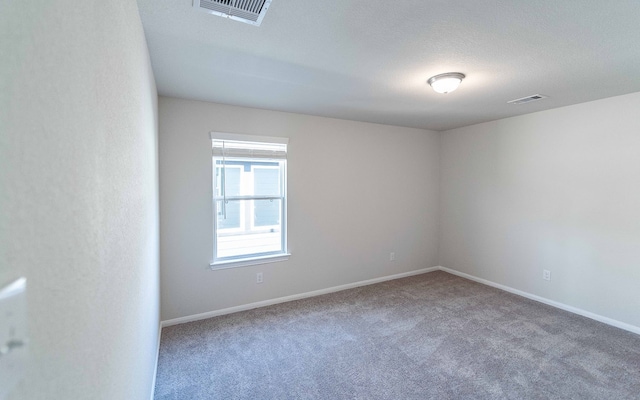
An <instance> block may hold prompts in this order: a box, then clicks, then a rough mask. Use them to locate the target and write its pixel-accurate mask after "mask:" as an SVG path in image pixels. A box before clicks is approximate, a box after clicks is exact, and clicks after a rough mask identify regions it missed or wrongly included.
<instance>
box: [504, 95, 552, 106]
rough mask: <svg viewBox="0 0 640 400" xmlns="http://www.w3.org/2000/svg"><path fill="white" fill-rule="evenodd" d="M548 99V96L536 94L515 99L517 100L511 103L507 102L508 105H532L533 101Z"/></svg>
mask: <svg viewBox="0 0 640 400" xmlns="http://www.w3.org/2000/svg"><path fill="white" fill-rule="evenodd" d="M547 97H548V96H545V95H543V94H534V95H531V96H527V97H521V98H519V99H515V100H510V101H507V103H509V104H524V103H531V102H532V101H538V100H542V99H546V98H547Z"/></svg>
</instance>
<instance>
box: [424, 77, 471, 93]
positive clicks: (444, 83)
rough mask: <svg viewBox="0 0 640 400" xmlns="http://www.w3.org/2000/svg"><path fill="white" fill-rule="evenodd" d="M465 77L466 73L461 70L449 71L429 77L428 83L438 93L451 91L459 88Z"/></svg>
mask: <svg viewBox="0 0 640 400" xmlns="http://www.w3.org/2000/svg"><path fill="white" fill-rule="evenodd" d="M463 79H464V74H461V73H460V72H447V73H446V74H440V75H436V76H432V77H431V78H429V80H428V81H427V83H428V84H429V85H431V87H432V88H433V90H435V91H436V92H438V93H451V92H453V91H454V90H456V89H457V88H458V86H459V85H460V82H462V80H463Z"/></svg>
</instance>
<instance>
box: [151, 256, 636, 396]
mask: <svg viewBox="0 0 640 400" xmlns="http://www.w3.org/2000/svg"><path fill="white" fill-rule="evenodd" d="M433 271H444V272H448V273H450V274H453V275H457V276H459V277H462V278H466V279H469V280H472V281H474V282H478V283H481V284H483V285H487V286H491V287H494V288H497V289H500V290H504V291H505V292H509V293H513V294H516V295H518V296H522V297H526V298H527V299H531V300H535V301H538V302H540V303H544V304H547V305H550V306H552V307H556V308H559V309H561V310H564V311H568V312H570V313H574V314H577V315H581V316H583V317H587V318H590V319H593V320H595V321H598V322H602V323H604V324H607V325H611V326H614V327H616V328H620V329H624V330H625V331H629V332H633V333H635V334H638V335H640V327H637V326H635V325H631V324H627V323H625V322H621V321H618V320H615V319H612V318H609V317H604V316H602V315H598V314H594V313H592V312H590V311H586V310H582V309H580V308H577V307H573V306H570V305H567V304H564V303H560V302H557V301H554V300H549V299H547V298H544V297H540V296H537V295H535V294H531V293H527V292H523V291H522V290H518V289H514V288H512V287H509V286H505V285H501V284H499V283H495V282H492V281H489V280H486V279H482V278H478V277H476V276H473V275H469V274H466V273H464V272H460V271H456V270H454V269H451V268H446V267H441V266H437V267H431V268H423V269H419V270H415V271H410V272H403V273H401V274H395V275H388V276H383V277H380V278H374V279H368V280H365V281H360V282H354V283H348V284H346V285H340V286H333V287H330V288H326V289H320V290H314V291H311V292H306V293H299V294H294V295H291V296H285V297H279V298H276V299H270V300H264V301H258V302H255V303H249V304H243V305H240V306H235V307H229V308H223V309H221V310H215V311H209V312H205V313H201V314H195V315H188V316H186V317H180V318H174V319H169V320H166V321H162V323H161V327H165V326H171V325H178V324H184V323H186V322H192V321H199V320H201V319H207V318H212V317H217V316H220V315H226V314H232V313H236V312H239V311H246V310H251V309H254V308H260V307H266V306H271V305H274V304H279V303H286V302H288V301H294V300H300V299H306V298H308V297H314V296H320V295H323V294H328V293H334V292H339V291H342V290H347V289H352V288H356V287H360V286H366V285H373V284H375V283H380V282H384V281H390V280H393V279H399V278H405V277H407V276H413V275H420V274H426V273H428V272H433ZM159 339H160V338H159V337H158V345H159V344H160V341H159ZM156 368H157V363H156ZM154 379H155V378H154ZM154 386H155V383H154Z"/></svg>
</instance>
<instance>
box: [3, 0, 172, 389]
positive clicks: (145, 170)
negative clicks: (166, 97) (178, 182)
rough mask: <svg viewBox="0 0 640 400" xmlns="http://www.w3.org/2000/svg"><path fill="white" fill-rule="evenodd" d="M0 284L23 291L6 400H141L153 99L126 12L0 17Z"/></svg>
mask: <svg viewBox="0 0 640 400" xmlns="http://www.w3.org/2000/svg"><path fill="white" fill-rule="evenodd" d="M0 9H1V10H2V12H0V54H2V57H1V58H2V60H1V61H0V190H1V191H0V285H2V284H5V283H7V282H9V281H11V280H13V279H15V278H17V277H19V276H26V277H27V279H28V296H27V301H28V307H29V315H28V323H29V328H30V344H29V351H30V359H29V365H28V369H27V373H26V378H25V380H24V381H23V383H22V384H21V385H20V386H19V387H18V388H17V389H16V390H15V391H14V392H13V393H12V394H11V395H10V396H9V398H10V399H29V400H35V399H109V400H113V399H148V398H149V395H150V392H151V382H152V378H153V368H154V362H155V354H156V346H157V339H158V338H157V335H158V321H159V300H158V205H157V204H158V197H157V95H156V89H155V84H154V80H153V74H152V72H151V69H150V64H149V56H148V52H147V48H146V43H145V39H144V34H143V31H142V26H141V23H140V18H139V15H138V11H137V7H136V3H135V2H134V1H116V2H104V1H97V0H87V1H62V0H54V1H46V2H24V1H17V0H3V1H2V6H0Z"/></svg>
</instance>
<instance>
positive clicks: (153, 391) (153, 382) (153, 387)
mask: <svg viewBox="0 0 640 400" xmlns="http://www.w3.org/2000/svg"><path fill="white" fill-rule="evenodd" d="M161 336H162V323H160V324H159V326H158V348H157V349H156V365H155V367H154V368H153V379H152V380H151V400H154V398H155V397H156V378H157V376H158V359H159V358H160V337H161Z"/></svg>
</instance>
